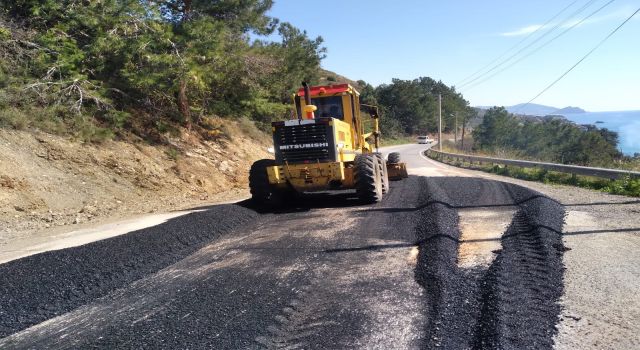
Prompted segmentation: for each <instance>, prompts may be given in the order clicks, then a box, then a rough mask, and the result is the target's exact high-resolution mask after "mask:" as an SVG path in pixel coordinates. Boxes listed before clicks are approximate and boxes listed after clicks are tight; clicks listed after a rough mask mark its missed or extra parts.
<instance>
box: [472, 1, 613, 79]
mask: <svg viewBox="0 0 640 350" xmlns="http://www.w3.org/2000/svg"><path fill="white" fill-rule="evenodd" d="M595 1H596V0H590V1H588V2H587V3H586V4H584V5H583V6H582V7H580V8H579V9H577V10H576V11H574V12H573V13H572V14H571V15H569V16H568V17H566V18H565V19H564V20H562V21H561V22H559V23H558V24H556V25H555V26H553V27H552V28H551V29H549V30H548V31H547V32H546V33H543V34H542V35H541V36H539V37H538V38H536V39H535V40H534V41H532V42H530V43H529V44H527V45H526V46H525V47H523V48H521V49H520V50H518V51H517V52H516V53H514V54H513V55H511V56H509V57H508V58H506V59H504V60H502V61H501V62H500V63H498V64H496V65H495V66H493V67H492V68H491V69H489V70H488V71H486V72H484V73H482V74H480V75H479V76H477V77H476V78H474V79H472V80H470V81H468V82H466V83H464V84H462V85H461V86H459V88H461V89H462V88H464V87H465V86H469V85H471V84H472V83H474V82H475V81H477V80H479V79H482V78H484V77H486V76H487V75H488V74H490V73H491V72H493V71H495V70H496V69H498V68H500V67H501V66H502V65H504V64H506V63H508V62H509V61H511V60H512V59H513V58H514V57H516V56H518V55H519V54H520V53H522V52H523V51H525V50H526V49H528V48H530V47H531V46H533V45H534V44H536V43H537V42H539V41H540V40H542V39H544V38H545V37H546V36H547V35H549V34H551V33H553V32H554V31H556V29H558V28H560V27H561V26H563V25H566V24H567V23H569V22H570V21H571V20H573V18H574V17H575V16H577V15H578V14H580V13H581V12H582V11H584V10H585V9H587V8H588V7H589V6H591V4H593V3H594V2H595ZM613 1H615V0H611V1H610V2H609V3H611V2H613ZM596 12H597V11H596ZM590 16H592V15H589V16H588V17H590ZM565 32H566V31H565Z"/></svg>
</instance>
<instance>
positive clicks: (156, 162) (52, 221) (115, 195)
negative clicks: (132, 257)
mask: <svg viewBox="0 0 640 350" xmlns="http://www.w3.org/2000/svg"><path fill="white" fill-rule="evenodd" d="M252 127H253V126H247V125H246V124H245V125H243V124H242V123H235V122H229V124H228V125H227V127H226V128H225V131H226V133H225V135H224V136H222V137H219V138H216V139H214V140H205V139H203V138H201V137H199V136H198V135H196V133H188V132H186V131H184V130H183V131H182V132H181V134H180V135H179V136H176V137H169V138H168V143H167V144H165V145H150V144H148V143H146V142H144V141H141V140H140V141H107V142H104V143H102V144H86V143H79V142H77V141H73V140H70V139H68V138H64V137H60V136H54V135H50V134H46V133H41V132H25V131H12V130H3V129H0V245H2V244H3V242H6V241H7V240H10V239H12V238H15V237H18V236H23V235H25V234H26V233H28V232H34V231H37V230H47V229H53V228H54V227H59V226H64V225H74V224H83V223H87V222H98V221H101V220H104V219H106V218H110V219H111V218H114V217H115V218H118V217H124V216H129V215H132V214H139V213H148V212H155V211H166V210H174V209H182V208H185V207H189V206H194V205H198V204H204V203H208V202H213V201H221V200H231V199H235V198H238V197H242V196H244V195H246V193H248V191H247V190H246V187H247V176H246V174H247V170H248V168H249V166H250V164H251V163H252V162H253V161H254V160H256V159H260V158H265V157H266V158H268V157H269V154H268V153H267V152H266V149H267V147H268V144H269V139H268V137H267V135H264V134H262V133H260V132H259V131H257V130H255V129H249V128H252Z"/></svg>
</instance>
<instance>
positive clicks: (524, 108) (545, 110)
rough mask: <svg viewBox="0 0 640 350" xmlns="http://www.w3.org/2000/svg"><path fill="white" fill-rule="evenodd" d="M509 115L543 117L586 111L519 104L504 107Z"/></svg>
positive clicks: (583, 111) (534, 104) (575, 108)
mask: <svg viewBox="0 0 640 350" xmlns="http://www.w3.org/2000/svg"><path fill="white" fill-rule="evenodd" d="M506 109H507V111H509V112H510V113H517V114H525V115H534V116H545V115H549V114H560V115H561V114H566V113H585V112H586V111H585V110H584V109H582V108H580V107H571V106H568V107H564V108H557V107H552V106H545V105H541V104H536V103H528V104H526V103H520V104H517V105H514V106H509V107H506Z"/></svg>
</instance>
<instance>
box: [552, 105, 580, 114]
mask: <svg viewBox="0 0 640 350" xmlns="http://www.w3.org/2000/svg"><path fill="white" fill-rule="evenodd" d="M553 113H554V114H579V113H587V111H585V110H584V109H582V108H580V107H571V106H569V107H564V108H562V109H559V110H557V111H555V112H553Z"/></svg>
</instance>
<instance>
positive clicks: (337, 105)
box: [249, 83, 407, 205]
mask: <svg viewBox="0 0 640 350" xmlns="http://www.w3.org/2000/svg"><path fill="white" fill-rule="evenodd" d="M293 100H294V104H295V110H296V114H297V119H293V120H286V121H277V122H273V123H272V131H273V146H274V153H275V160H274V159H262V160H258V161H256V162H255V163H254V164H253V165H252V166H251V170H250V172H249V187H250V190H251V195H252V198H253V200H255V201H257V202H259V203H261V204H264V205H278V204H281V202H282V200H283V198H284V197H285V196H286V195H287V194H292V193H296V192H298V193H303V192H313V191H326V190H341V189H355V190H356V194H357V196H358V197H359V198H360V199H361V200H362V201H363V202H366V203H374V202H379V201H380V200H381V199H382V196H383V195H384V194H385V193H387V192H388V191H389V179H392V180H395V179H402V178H406V177H407V170H406V166H405V164H404V163H401V162H400V155H399V154H398V153H391V154H389V156H388V157H387V158H388V159H387V160H385V159H384V157H383V156H382V155H381V154H380V153H379V152H378V147H379V144H380V130H379V124H378V119H379V116H378V109H377V107H375V106H369V105H363V104H360V94H359V93H358V91H356V90H355V89H354V88H353V87H352V86H351V85H349V84H338V85H328V86H311V87H310V86H308V85H307V84H306V83H303V88H301V89H299V90H298V92H297V93H296V94H295V95H294V96H293ZM362 112H365V113H368V114H369V115H370V116H371V118H372V123H365V122H364V121H363V117H362V115H361V113H362ZM366 124H372V125H370V126H368V128H367V125H366ZM366 128H367V129H369V130H367V131H365V129H366ZM371 139H373V144H371V143H370V142H371ZM374 148H375V152H374Z"/></svg>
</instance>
